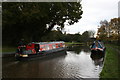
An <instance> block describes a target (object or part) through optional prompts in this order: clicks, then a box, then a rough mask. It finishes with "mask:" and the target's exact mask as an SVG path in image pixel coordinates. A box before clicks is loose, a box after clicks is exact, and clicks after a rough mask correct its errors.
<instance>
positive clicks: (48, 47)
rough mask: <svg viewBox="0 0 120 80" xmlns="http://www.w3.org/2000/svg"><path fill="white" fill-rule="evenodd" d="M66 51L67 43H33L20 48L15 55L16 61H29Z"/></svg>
mask: <svg viewBox="0 0 120 80" xmlns="http://www.w3.org/2000/svg"><path fill="white" fill-rule="evenodd" d="M61 51H66V46H65V42H63V41H58V42H32V43H29V44H27V45H25V46H18V48H17V51H16V53H15V58H16V59H18V60H19V59H28V58H34V57H40V56H43V55H44V56H45V55H47V54H53V53H56V52H57V53H58V52H61Z"/></svg>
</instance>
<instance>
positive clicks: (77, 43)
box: [65, 42, 84, 45]
mask: <svg viewBox="0 0 120 80" xmlns="http://www.w3.org/2000/svg"><path fill="white" fill-rule="evenodd" d="M65 44H67V45H84V43H79V42H65Z"/></svg>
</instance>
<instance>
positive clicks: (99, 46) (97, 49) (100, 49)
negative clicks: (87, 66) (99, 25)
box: [91, 41, 106, 54]
mask: <svg viewBox="0 0 120 80" xmlns="http://www.w3.org/2000/svg"><path fill="white" fill-rule="evenodd" d="M105 49H106V48H105V46H104V44H103V42H101V41H94V42H93V44H92V45H91V53H94V54H96V53H97V54H104V53H105Z"/></svg>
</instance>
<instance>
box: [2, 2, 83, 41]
mask: <svg viewBox="0 0 120 80" xmlns="http://www.w3.org/2000/svg"><path fill="white" fill-rule="evenodd" d="M81 9H82V7H81V4H80V3H77V2H51V3H47V2H44V3H43V2H20V3H19V2H14V3H12V2H11V3H7V2H5V3H4V2H3V3H2V19H3V22H2V23H3V28H2V30H3V42H4V43H6V42H8V40H9V41H10V43H14V42H15V41H17V40H19V39H20V38H26V39H27V40H30V39H31V40H34V41H39V40H41V37H42V36H44V35H45V34H48V32H50V31H51V30H52V28H53V27H54V25H59V26H61V29H60V30H62V29H63V28H64V22H66V20H68V24H69V25H72V24H74V23H75V22H78V20H79V19H81V15H82V13H83V12H82V10H81ZM46 25H47V26H46Z"/></svg>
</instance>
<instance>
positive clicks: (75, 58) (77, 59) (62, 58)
mask: <svg viewBox="0 0 120 80" xmlns="http://www.w3.org/2000/svg"><path fill="white" fill-rule="evenodd" d="M61 54H62V53H61ZM61 54H59V55H49V56H48V57H45V58H43V59H37V60H32V61H25V62H19V61H14V60H13V59H12V58H11V57H9V58H3V75H2V76H3V77H4V78H78V79H80V78H99V73H100V72H101V70H102V64H103V59H102V58H103V57H102V56H98V57H96V56H97V55H94V54H91V52H90V49H89V47H86V46H70V47H69V49H68V51H67V54H62V55H61ZM101 62H102V63H101Z"/></svg>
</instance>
